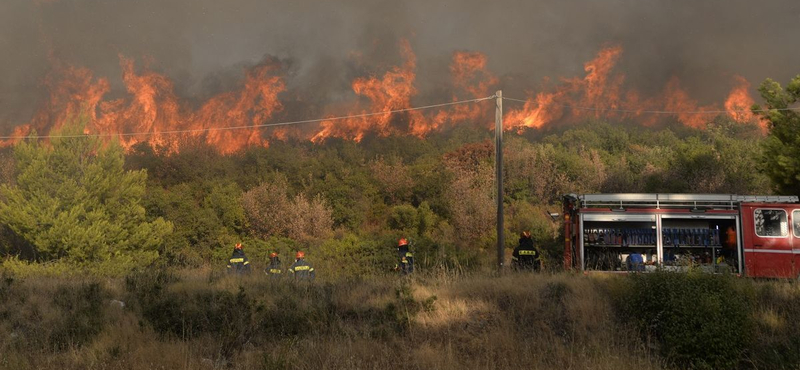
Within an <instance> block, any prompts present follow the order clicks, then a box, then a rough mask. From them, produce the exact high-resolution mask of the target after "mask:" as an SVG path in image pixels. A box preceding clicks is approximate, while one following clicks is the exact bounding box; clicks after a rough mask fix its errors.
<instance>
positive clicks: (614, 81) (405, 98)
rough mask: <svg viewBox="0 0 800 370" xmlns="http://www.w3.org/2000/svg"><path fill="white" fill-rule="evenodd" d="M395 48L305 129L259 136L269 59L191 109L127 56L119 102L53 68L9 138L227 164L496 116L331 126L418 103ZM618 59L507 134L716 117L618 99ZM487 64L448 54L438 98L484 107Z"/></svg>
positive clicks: (738, 84)
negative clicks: (82, 123)
mask: <svg viewBox="0 0 800 370" xmlns="http://www.w3.org/2000/svg"><path fill="white" fill-rule="evenodd" d="M399 47H400V55H401V57H402V62H401V63H400V64H398V65H394V66H390V67H388V68H387V69H386V70H385V71H384V72H383V73H382V74H375V75H368V76H362V77H357V78H355V79H354V80H353V81H352V83H351V88H352V93H353V95H354V99H353V100H351V101H350V102H345V103H341V104H337V105H336V106H332V105H331V106H327V107H325V108H324V109H323V110H324V111H325V112H326V113H327V116H328V117H331V119H328V120H323V121H322V122H320V123H318V124H316V125H312V126H310V127H306V128H305V129H294V128H293V129H286V128H284V129H270V130H265V129H263V128H261V127H258V126H259V125H262V124H266V123H270V122H271V121H274V120H276V114H277V113H279V112H281V111H282V110H283V109H284V107H283V104H282V103H281V100H280V95H281V93H283V92H285V91H286V89H287V87H286V81H285V80H284V78H285V76H284V75H282V73H283V69H282V66H281V63H280V62H278V61H276V60H272V59H268V60H267V61H265V62H263V63H261V64H259V65H256V66H254V67H250V68H248V69H246V71H245V77H244V79H243V81H242V82H241V83H240V86H239V87H238V88H237V89H234V90H230V91H226V92H223V93H219V94H216V95H214V96H212V97H211V98H209V99H207V100H206V101H204V102H202V103H200V104H196V105H194V108H193V107H192V106H191V105H190V104H189V103H187V102H186V101H185V100H183V99H181V98H180V97H179V96H178V94H176V92H175V86H174V83H173V82H172V80H171V79H170V78H168V77H167V76H165V75H162V74H159V73H157V72H154V71H152V70H149V69H148V68H147V66H145V67H144V68H137V67H136V65H135V63H134V61H133V60H132V59H130V58H127V57H125V56H122V55H120V57H119V59H120V66H121V70H122V82H123V83H124V86H125V94H124V96H123V97H121V98H117V99H107V98H106V95H108V93H109V92H110V90H111V88H110V84H109V81H108V79H106V78H104V77H101V78H95V77H94V76H93V73H92V72H91V71H90V70H88V69H86V68H81V67H74V66H68V65H65V64H63V63H59V62H57V61H54V62H53V63H52V68H51V70H50V72H49V73H48V75H47V77H46V78H45V80H44V81H43V84H44V86H45V87H46V88H47V90H48V93H49V94H48V97H47V99H45V101H44V102H43V103H42V104H41V105H40V107H39V109H38V111H37V113H36V114H35V115H34V116H33V118H32V119H31V120H30V122H28V123H26V124H23V125H19V126H17V127H16V128H15V129H14V132H13V135H14V136H22V135H27V134H29V133H32V132H33V130H35V131H36V132H37V133H39V134H47V133H48V132H49V131H50V130H51V129H54V128H59V127H61V126H63V125H64V123H65V122H66V121H67V120H68V119H69V118H70V117H74V116H77V115H79V114H85V115H86V116H87V118H88V122H87V125H86V128H85V131H86V133H87V134H103V135H109V136H117V137H118V138H119V140H120V142H121V143H122V144H123V146H125V147H126V148H130V147H131V146H133V145H135V144H136V143H139V142H143V141H148V142H150V143H151V144H153V145H156V146H158V147H160V148H164V149H165V150H166V151H170V152H171V151H177V150H180V145H181V144H180V143H181V142H182V140H184V139H195V140H202V141H204V142H206V143H208V144H209V145H211V146H213V147H215V148H216V149H217V150H218V151H219V152H221V153H224V154H227V153H234V152H236V151H238V150H240V149H242V148H244V147H247V146H266V145H268V143H269V140H286V139H287V138H289V137H297V138H300V139H304V140H311V141H314V142H320V141H324V140H325V139H327V138H332V137H336V138H343V139H348V140H355V141H360V140H362V139H363V138H364V136H365V135H367V134H375V135H379V136H388V135H414V136H417V137H424V136H425V135H427V134H429V133H431V132H435V131H438V130H442V129H445V128H447V127H451V126H453V125H456V124H460V123H472V124H477V125H479V126H487V127H488V126H490V123H491V117H492V116H493V115H494V110H493V109H492V108H491V107H490V106H489V105H487V104H478V103H473V104H460V105H451V106H446V107H440V108H437V109H435V110H425V111H421V110H408V111H403V112H396V113H392V114H388V113H386V114H375V115H369V116H366V117H350V118H344V119H333V117H344V116H357V115H364V114H370V113H374V112H386V111H396V110H405V109H409V108H412V107H414V99H415V97H417V95H418V93H419V91H418V89H417V87H416V84H415V82H416V79H417V58H416V55H415V54H414V51H413V50H412V48H411V45H410V43H409V42H408V41H406V40H403V41H401V42H400V45H399ZM622 55H623V50H622V47H620V46H610V47H605V48H603V49H601V50H600V51H599V52H598V53H597V55H596V57H595V58H593V59H592V60H590V61H588V62H586V63H585V64H584V72H585V74H584V76H582V77H572V78H560V79H558V80H557V81H558V82H556V83H555V84H551V83H550V82H549V80H547V79H546V80H545V83H544V84H543V87H542V88H541V89H540V90H539V91H536V92H529V93H528V94H529V97H528V99H527V100H526V102H525V103H524V104H523V105H521V106H519V105H512V104H509V108H507V109H506V112H505V114H504V125H505V128H506V129H508V130H524V129H526V128H540V127H545V126H547V125H552V124H556V123H559V122H569V121H576V120H579V119H585V118H589V117H595V118H607V119H625V120H636V121H638V122H640V123H641V124H644V125H651V124H653V123H655V122H657V121H658V120H660V119H662V117H664V115H659V116H656V115H654V114H648V113H651V112H650V111H674V112H677V113H674V114H672V116H673V119H676V120H678V121H679V122H681V123H683V124H685V125H687V126H690V127H695V128H703V127H705V125H706V124H707V123H708V122H709V121H710V120H712V119H713V118H714V116H715V115H714V114H694V113H688V112H698V111H723V110H722V108H719V107H717V106H716V105H713V104H712V105H708V106H701V105H700V104H699V103H698V102H697V101H696V100H694V99H692V98H691V97H690V95H689V94H688V93H687V92H686V91H685V90H683V89H682V88H681V85H680V81H679V80H678V79H677V78H676V77H673V78H672V79H670V80H669V82H668V83H667V84H666V86H664V88H663V89H662V92H661V93H659V94H657V96H653V97H649V98H642V97H641V94H640V93H639V92H637V91H636V90H633V89H625V87H624V83H625V76H624V75H623V74H621V73H617V72H615V70H614V69H615V67H616V65H617V63H618V62H619V60H620V59H621V58H622ZM487 64H488V58H487V57H486V55H484V54H481V53H479V52H474V51H457V52H454V53H453V54H452V58H451V61H450V66H449V73H450V79H449V80H450V85H449V86H447V87H446V89H445V90H444V91H448V92H449V93H448V94H449V97H448V99H449V101H452V102H456V101H460V100H468V99H478V98H484V97H487V96H489V95H490V94H491V92H492V91H493V89H495V88H497V87H499V84H500V82H499V81H500V79H499V78H498V77H496V76H495V75H494V74H492V73H491V72H490V71H489V70H488V68H487ZM734 80H735V86H734V88H733V89H732V91H731V92H730V94H729V95H728V97H727V99H726V100H725V102H724V111H726V112H728V113H727V115H728V116H729V117H730V118H731V119H733V120H735V121H738V122H752V121H753V120H754V119H755V117H754V116H753V114H752V113H751V112H748V111H743V110H746V109H748V108H749V107H750V106H751V105H752V104H753V102H754V100H753V99H752V97H751V96H750V95H749V92H748V91H749V88H750V84H749V83H748V82H747V81H746V80H745V79H744V78H743V77H740V76H735V77H734ZM443 100H447V99H443ZM439 102H441V100H440V101H439ZM422 103H425V104H428V103H430V102H422ZM437 103H438V102H437ZM308 118H316V117H308ZM231 128H235V129H231ZM8 143H9V142H6V143H5V144H8Z"/></svg>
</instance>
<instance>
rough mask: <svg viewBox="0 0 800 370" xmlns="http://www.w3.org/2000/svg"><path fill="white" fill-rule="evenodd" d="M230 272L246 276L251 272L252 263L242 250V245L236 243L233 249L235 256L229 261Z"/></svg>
mask: <svg viewBox="0 0 800 370" xmlns="http://www.w3.org/2000/svg"><path fill="white" fill-rule="evenodd" d="M228 272H229V273H234V274H237V275H241V274H246V273H249V272H250V261H248V260H247V256H245V255H244V250H242V243H236V246H234V247H233V254H232V255H231V258H230V259H229V260H228Z"/></svg>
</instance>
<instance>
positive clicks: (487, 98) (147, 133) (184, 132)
mask: <svg viewBox="0 0 800 370" xmlns="http://www.w3.org/2000/svg"><path fill="white" fill-rule="evenodd" d="M494 98H495V96H494V95H492V96H487V97H485V98H477V99H469V100H459V101H454V102H449V103H441V104H431V105H423V106H419V107H412V108H403V109H394V110H387V111H382V112H372V113H363V114H355V115H349V116H338V117H327V118H315V119H306V120H300V121H288V122H275V123H264V124H260V125H251V126H229V127H207V128H198V129H186V130H168V131H159V132H154V131H146V132H120V133H103V134H85V135H32V136H0V139H2V140H11V139H69V138H78V137H116V136H140V135H171V134H188V133H198V132H208V131H229V130H244V129H253V128H264V127H276V126H289V125H297V124H303V123H314V122H325V121H341V120H345V119H350V118H364V117H373V116H380V115H386V114H394V113H403V112H410V111H415V110H424V109H433V108H440V107H447V106H451V105H458V104H469V103H477V102H481V101H485V100H489V99H494Z"/></svg>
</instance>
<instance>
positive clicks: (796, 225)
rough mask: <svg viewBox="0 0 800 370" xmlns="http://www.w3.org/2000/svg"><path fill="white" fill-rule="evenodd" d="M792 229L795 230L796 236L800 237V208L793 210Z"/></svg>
mask: <svg viewBox="0 0 800 370" xmlns="http://www.w3.org/2000/svg"><path fill="white" fill-rule="evenodd" d="M792 223H793V224H792V230H794V236H795V237H796V238H800V209H796V210H794V212H792Z"/></svg>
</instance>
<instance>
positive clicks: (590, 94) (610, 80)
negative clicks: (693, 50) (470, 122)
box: [504, 46, 753, 130]
mask: <svg viewBox="0 0 800 370" xmlns="http://www.w3.org/2000/svg"><path fill="white" fill-rule="evenodd" d="M621 55H622V48H621V47H619V46H612V47H607V48H604V49H602V50H600V52H598V54H597V56H596V57H595V58H594V59H592V60H591V61H589V62H587V63H586V64H584V71H585V72H586V75H585V76H584V77H583V78H579V77H574V78H570V79H562V83H561V84H559V85H557V86H555V87H554V88H552V89H549V90H550V91H547V90H548V89H543V91H540V92H537V93H535V94H531V96H530V97H529V98H528V99H527V101H526V103H525V104H524V105H523V106H522V107H521V108H512V109H510V110H509V111H507V113H505V114H504V126H505V127H506V129H517V130H521V129H524V128H529V127H531V128H539V127H544V126H547V125H551V124H554V123H556V122H562V121H564V122H570V121H575V120H578V119H581V118H586V117H589V116H593V117H596V118H607V119H609V118H610V119H628V120H635V121H637V122H639V123H640V124H642V125H644V126H652V125H654V124H656V123H657V122H659V121H660V120H662V119H663V118H664V117H669V116H670V115H668V114H653V113H652V111H673V112H678V113H675V114H672V117H673V118H674V119H676V120H677V121H679V122H681V123H682V124H684V125H686V126H689V127H694V128H700V129H702V128H705V127H706V125H707V124H708V123H709V122H711V121H712V120H713V119H714V118H715V117H716V116H717V114H716V113H707V114H697V113H690V112H703V111H718V110H720V108H718V106H716V105H713V104H712V105H707V106H700V105H699V103H698V102H697V101H696V100H694V99H692V98H691V97H690V96H689V94H688V93H687V92H686V91H685V90H683V89H682V88H681V86H680V81H679V80H678V79H677V77H673V78H672V79H670V80H669V82H668V83H667V85H666V86H665V87H664V89H663V92H662V94H660V96H657V97H652V98H642V97H641V95H640V94H639V93H638V92H637V91H635V90H628V91H624V89H623V83H624V81H625V76H624V75H623V74H615V73H613V69H614V67H615V66H616V64H617V62H618V61H619V59H620V57H621ZM735 78H736V81H737V85H736V87H735V88H734V89H733V91H731V93H730V94H729V96H728V100H727V101H726V102H725V109H726V110H727V111H728V114H729V115H730V116H731V117H732V118H733V119H735V120H736V121H738V122H747V121H749V120H751V119H752V117H753V116H752V113H750V112H743V113H738V114H735V113H736V112H731V110H734V109H743V108H742V107H745V108H744V109H746V107H749V105H751V104H752V103H753V100H752V98H750V95H749V93H748V89H749V84H748V83H747V81H746V80H745V79H744V78H742V77H739V76H736V77H735ZM734 107H738V108H734Z"/></svg>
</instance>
